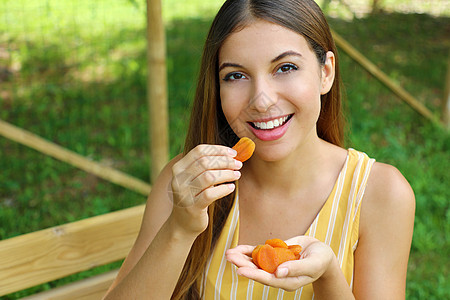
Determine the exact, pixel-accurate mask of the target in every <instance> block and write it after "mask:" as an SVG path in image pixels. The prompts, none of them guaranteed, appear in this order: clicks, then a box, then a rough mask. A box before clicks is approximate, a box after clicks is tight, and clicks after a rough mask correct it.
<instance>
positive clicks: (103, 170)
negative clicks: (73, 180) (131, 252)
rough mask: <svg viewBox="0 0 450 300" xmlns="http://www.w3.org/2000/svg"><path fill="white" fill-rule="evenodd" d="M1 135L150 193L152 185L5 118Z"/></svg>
mask: <svg viewBox="0 0 450 300" xmlns="http://www.w3.org/2000/svg"><path fill="white" fill-rule="evenodd" d="M0 135H2V136H4V137H5V138H7V139H10V140H12V141H14V142H17V143H19V144H22V145H25V146H27V147H30V148H32V149H34V150H36V151H39V152H41V153H43V154H45V155H48V156H50V157H53V158H55V159H58V160H60V161H62V162H65V163H68V164H70V165H72V166H74V167H76V168H79V169H81V170H84V171H86V172H88V173H91V174H94V175H95V176H97V177H100V178H102V179H105V180H107V181H110V182H112V183H115V184H117V185H120V186H123V187H125V188H128V189H130V190H133V191H135V192H138V193H140V194H143V195H146V196H147V195H148V194H149V193H150V189H151V187H150V185H149V184H148V183H146V182H144V181H142V180H139V179H137V178H134V177H132V176H130V175H127V174H125V173H123V172H120V171H118V170H115V169H113V168H110V167H106V166H102V165H101V164H99V163H97V162H94V161H91V160H89V159H87V158H85V157H83V156H81V155H79V154H77V153H75V152H73V151H70V150H67V149H65V148H63V147H61V146H59V145H57V144H54V143H52V142H50V141H48V140H45V139H43V138H41V137H39V136H38V135H35V134H33V133H31V132H29V131H27V130H24V129H22V128H19V127H17V126H14V125H12V124H9V123H7V122H5V121H3V120H0Z"/></svg>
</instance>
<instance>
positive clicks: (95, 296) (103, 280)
mask: <svg viewBox="0 0 450 300" xmlns="http://www.w3.org/2000/svg"><path fill="white" fill-rule="evenodd" d="M117 273H118V270H114V271H110V272H107V273H104V274H100V275H97V276H93V277H90V278H87V279H83V280H80V281H76V282H73V283H69V284H66V285H63V286H61V287H57V288H54V289H51V290H49V291H45V292H41V293H38V294H34V295H32V296H29V297H25V298H22V300H99V299H102V298H103V296H104V295H105V294H106V291H107V290H108V288H109V287H110V286H111V284H112V282H113V281H114V279H115V278H116V276H117Z"/></svg>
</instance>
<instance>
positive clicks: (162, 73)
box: [147, 0, 169, 182]
mask: <svg viewBox="0 0 450 300" xmlns="http://www.w3.org/2000/svg"><path fill="white" fill-rule="evenodd" d="M161 12H162V8H161V0H147V40H148V46H147V66H148V68H147V69H148V75H147V102H148V107H149V133H150V151H151V182H154V180H155V179H156V178H157V176H158V175H159V173H160V172H161V170H162V169H163V168H164V166H165V165H166V164H167V161H168V157H169V142H168V140H169V139H168V136H169V134H168V132H169V130H168V128H169V125H168V124H169V121H168V119H169V117H168V99H167V69H166V37H165V32H164V24H163V19H162V14H161Z"/></svg>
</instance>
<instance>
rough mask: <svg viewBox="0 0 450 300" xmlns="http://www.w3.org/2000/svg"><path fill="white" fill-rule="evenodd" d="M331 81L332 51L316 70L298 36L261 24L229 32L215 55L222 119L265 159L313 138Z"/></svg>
mask: <svg viewBox="0 0 450 300" xmlns="http://www.w3.org/2000/svg"><path fill="white" fill-rule="evenodd" d="M333 79H334V55H333V53H332V52H328V53H327V60H326V62H325V65H324V66H321V65H320V64H319V62H318V60H317V58H316V55H315V54H314V52H313V51H312V50H311V48H310V46H309V44H308V42H307V41H306V39H305V38H304V37H303V36H301V35H299V34H297V33H296V32H294V31H291V30H289V29H287V28H285V27H282V26H280V25H276V24H274V23H271V22H267V21H264V20H257V21H254V22H252V23H250V25H248V26H246V27H244V28H243V29H242V30H240V31H237V32H235V33H233V34H231V35H230V36H229V37H228V38H227V39H226V40H225V42H224V43H223V45H222V47H221V49H220V52H219V80H220V97H221V104H222V110H223V112H224V115H225V117H226V119H227V121H228V123H229V124H230V126H231V128H232V129H233V131H234V132H235V133H236V134H237V135H238V136H239V137H242V136H248V137H250V138H251V139H253V140H254V141H255V142H256V151H257V152H256V153H257V154H258V155H259V156H260V157H261V158H263V159H264V160H278V159H281V158H282V157H283V156H286V155H287V154H289V153H290V152H292V151H293V150H294V149H296V148H298V147H300V146H302V145H304V144H305V143H306V142H308V141H310V140H311V139H318V137H317V133H316V122H317V119H318V117H319V114H320V106H321V104H320V96H321V94H325V93H327V92H328V91H329V90H330V88H331V86H332V83H333Z"/></svg>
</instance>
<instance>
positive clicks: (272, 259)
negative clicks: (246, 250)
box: [252, 239, 302, 273]
mask: <svg viewBox="0 0 450 300" xmlns="http://www.w3.org/2000/svg"><path fill="white" fill-rule="evenodd" d="M301 251H302V247H301V246H300V245H290V246H288V245H287V244H286V243H285V242H284V241H283V240H281V239H270V240H267V241H266V243H265V244H264V245H258V246H256V247H255V249H254V250H253V252H252V259H253V262H254V264H255V265H256V266H258V267H259V268H260V269H263V270H264V271H266V272H269V273H274V272H275V271H276V269H277V268H278V266H279V265H281V264H282V263H284V262H286V261H289V260H296V259H299V258H300V252H301Z"/></svg>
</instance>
